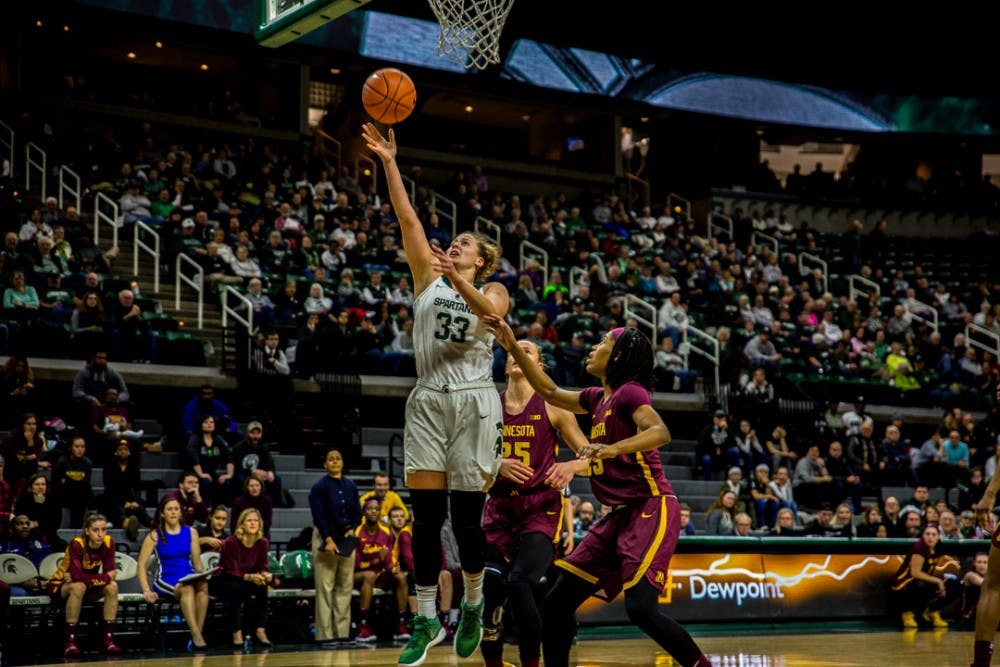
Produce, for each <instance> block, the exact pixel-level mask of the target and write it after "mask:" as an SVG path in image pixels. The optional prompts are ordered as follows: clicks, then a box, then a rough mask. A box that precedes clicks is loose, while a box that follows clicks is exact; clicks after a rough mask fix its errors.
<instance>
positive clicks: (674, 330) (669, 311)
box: [659, 290, 690, 348]
mask: <svg viewBox="0 0 1000 667" xmlns="http://www.w3.org/2000/svg"><path fill="white" fill-rule="evenodd" d="M659 322H660V331H659V334H660V336H669V337H670V339H671V340H672V341H673V343H674V348H677V347H678V346H679V345H680V343H681V335H682V334H683V333H684V330H685V329H686V328H687V326H688V324H689V322H690V319H689V318H688V303H687V301H685V300H683V299H682V295H681V292H680V291H679V290H678V291H676V292H673V293H672V294H671V295H670V296H669V297H667V300H666V301H664V302H663V305H662V306H660V312H659Z"/></svg>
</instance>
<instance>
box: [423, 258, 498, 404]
mask: <svg viewBox="0 0 1000 667" xmlns="http://www.w3.org/2000/svg"><path fill="white" fill-rule="evenodd" d="M413 350H414V354H415V356H416V361H417V377H419V378H421V379H423V380H426V381H427V382H430V383H432V384H436V385H440V386H444V385H449V386H457V385H463V384H469V383H472V382H483V381H487V380H492V379H493V334H491V333H490V332H489V330H487V329H486V327H485V326H483V325H481V324H480V322H479V318H478V317H477V316H476V314H475V313H473V312H472V309H471V308H469V306H468V305H466V303H465V299H463V298H462V295H461V294H459V293H458V292H457V291H456V290H455V288H454V287H452V286H451V283H450V282H449V281H448V280H447V279H446V278H445V277H444V276H438V277H437V278H436V279H435V280H434V282H432V283H431V284H430V285H428V287H427V289H425V290H424V291H423V292H421V293H420V296H418V297H417V299H416V301H414V302H413Z"/></svg>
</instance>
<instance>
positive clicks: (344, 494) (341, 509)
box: [309, 448, 361, 642]
mask: <svg viewBox="0 0 1000 667" xmlns="http://www.w3.org/2000/svg"><path fill="white" fill-rule="evenodd" d="M323 461H324V468H325V469H326V475H325V476H324V477H323V478H322V479H320V480H319V481H317V482H316V483H315V484H313V486H312V488H311V489H310V490H309V508H310V510H311V512H312V521H313V536H312V549H313V553H314V554H315V556H314V563H315V565H314V567H315V572H316V575H315V576H316V641H318V642H329V641H332V640H334V639H336V640H338V641H341V642H347V641H349V636H348V635H349V633H350V630H351V591H352V590H353V589H354V548H355V546H356V542H355V540H356V539H357V538H356V537H355V536H354V534H353V533H354V530H355V529H356V528H357V527H358V525H360V523H361V503H360V502H358V487H357V485H355V483H354V481H353V480H351V479H350V478H348V477H345V476H344V457H343V456H342V455H341V453H340V451H339V450H337V449H334V448H331V449H329V450H327V452H326V456H325V457H324V459H323ZM334 633H336V634H334Z"/></svg>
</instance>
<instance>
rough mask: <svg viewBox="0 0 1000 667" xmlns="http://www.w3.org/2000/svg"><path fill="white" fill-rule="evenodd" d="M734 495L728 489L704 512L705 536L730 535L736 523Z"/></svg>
mask: <svg viewBox="0 0 1000 667" xmlns="http://www.w3.org/2000/svg"><path fill="white" fill-rule="evenodd" d="M736 514H737V511H736V494H735V493H733V492H732V491H730V490H728V489H724V490H723V491H722V492H720V493H719V497H718V498H716V499H715V501H714V502H713V503H712V504H711V505H710V506H709V508H708V510H706V512H705V524H706V528H705V533H706V534H707V535H732V534H733V531H734V529H735V528H734V524H735V523H736Z"/></svg>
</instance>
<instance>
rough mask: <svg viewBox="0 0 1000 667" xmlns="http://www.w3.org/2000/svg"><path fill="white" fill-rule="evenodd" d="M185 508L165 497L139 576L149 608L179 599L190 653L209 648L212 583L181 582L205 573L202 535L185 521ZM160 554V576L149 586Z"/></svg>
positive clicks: (140, 560) (142, 553)
mask: <svg viewBox="0 0 1000 667" xmlns="http://www.w3.org/2000/svg"><path fill="white" fill-rule="evenodd" d="M182 513H183V512H182V510H181V505H180V503H179V502H177V499H176V498H166V497H164V498H163V499H162V500H160V503H159V505H157V508H156V517H157V519H156V525H155V526H154V527H153V528H152V529H151V530H150V531H149V532H148V533H147V534H146V537H145V538H144V539H143V540H142V547H140V549H139V558H138V559H137V560H138V568H137V571H136V574H137V576H138V578H139V585H140V586H141V587H142V596H143V598H144V599H145V600H146V603H147V604H155V603H156V602H157V600H159V597H160V596H161V595H163V596H166V597H168V598H173V599H175V600H176V601H177V602H178V603H179V604H180V608H181V613H182V614H183V615H184V620H185V621H186V622H187V626H188V630H189V631H190V632H191V641H190V642H189V643H188V650H189V651H192V650H203V649H206V648H208V644H207V643H206V642H205V636H204V635H203V634H202V633H203V631H204V629H205V617H206V616H207V615H208V601H209V600H208V581H207V580H206V579H204V578H202V579H196V580H195V581H191V582H189V583H186V582H182V581H181V579H182V578H183V577H186V576H188V575H191V574H194V573H195V572H201V571H202V569H203V566H202V562H201V547H200V545H199V543H198V533H196V532H195V530H194V529H193V528H192V527H191V526H189V525H187V524H185V523H184V522H183V521H182V520H181V516H182ZM154 552H155V553H156V560H157V572H156V579H155V580H154V581H153V584H152V585H150V583H149V574H148V570H149V559H150V557H151V556H152V555H153V553H154Z"/></svg>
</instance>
